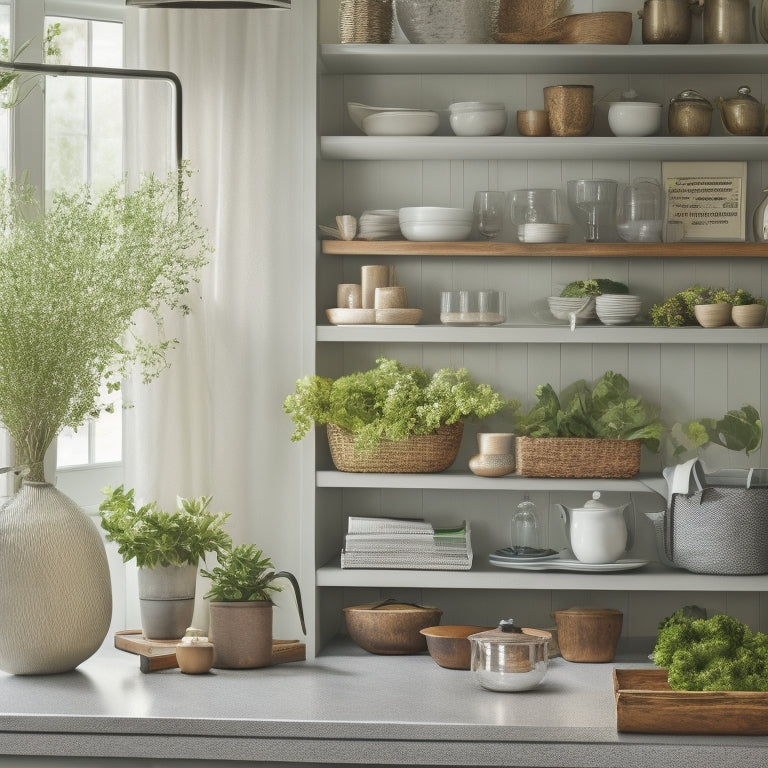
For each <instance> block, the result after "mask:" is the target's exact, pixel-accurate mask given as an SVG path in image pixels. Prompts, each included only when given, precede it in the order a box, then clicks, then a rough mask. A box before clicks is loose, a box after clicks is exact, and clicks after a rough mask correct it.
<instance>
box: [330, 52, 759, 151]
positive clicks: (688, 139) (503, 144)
mask: <svg viewBox="0 0 768 768" xmlns="http://www.w3.org/2000/svg"><path fill="white" fill-rule="evenodd" d="M767 66H768V65H767ZM320 155H321V157H322V158H323V159H325V160H551V159H552V158H553V157H556V158H558V159H560V160H584V159H586V158H591V159H596V160H654V161H659V160H678V161H696V160H729V161H737V160H744V159H747V158H748V159H751V160H766V159H768V138H767V137H765V136H685V137H681V136H645V137H644V136H641V137H623V136H622V137H618V136H574V137H559V136H321V137H320Z"/></svg>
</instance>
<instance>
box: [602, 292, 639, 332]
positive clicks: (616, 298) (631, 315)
mask: <svg viewBox="0 0 768 768" xmlns="http://www.w3.org/2000/svg"><path fill="white" fill-rule="evenodd" d="M640 307H641V302H640V297H639V296H632V295H630V294H622V293H603V294H601V295H600V296H597V297H596V301H595V310H596V312H597V316H598V317H599V318H600V322H601V323H603V324H604V325H626V324H627V323H631V322H632V321H633V320H634V319H635V318H636V317H637V315H638V314H639V313H640Z"/></svg>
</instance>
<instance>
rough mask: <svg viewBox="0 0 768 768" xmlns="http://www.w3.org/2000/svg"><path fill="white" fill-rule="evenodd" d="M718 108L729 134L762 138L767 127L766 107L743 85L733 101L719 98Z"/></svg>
mask: <svg viewBox="0 0 768 768" xmlns="http://www.w3.org/2000/svg"><path fill="white" fill-rule="evenodd" d="M716 103H717V108H718V109H719V110H720V116H721V117H722V119H723V125H724V126H725V130H726V131H728V133H730V134H732V135H734V136H760V135H761V134H762V133H763V130H764V127H765V107H764V106H763V105H762V104H761V103H760V102H759V101H758V100H757V99H756V98H755V97H754V96H752V95H751V93H750V88H749V86H747V85H742V86H741V88H739V90H738V95H737V96H734V97H733V98H732V99H724V98H723V97H722V96H718V98H717V101H716Z"/></svg>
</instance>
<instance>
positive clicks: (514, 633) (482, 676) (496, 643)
mask: <svg viewBox="0 0 768 768" xmlns="http://www.w3.org/2000/svg"><path fill="white" fill-rule="evenodd" d="M551 638H552V635H551V634H550V633H549V632H546V631H545V630H537V629H527V628H520V627H518V626H516V625H515V622H514V619H502V620H501V621H500V622H499V626H498V627H497V628H496V629H491V630H488V631H486V632H477V633H476V634H474V635H470V636H469V643H470V646H471V660H470V669H471V670H472V672H473V674H474V676H475V678H476V679H477V681H478V682H479V683H480V685H481V686H482V687H483V688H487V689H488V690H490V691H528V690H530V689H531V688H535V687H536V686H537V685H538V684H539V683H540V682H541V681H542V680H543V679H544V675H545V674H546V673H547V659H548V648H549V641H550V639H551Z"/></svg>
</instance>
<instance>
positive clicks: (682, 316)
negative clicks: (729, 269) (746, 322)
mask: <svg viewBox="0 0 768 768" xmlns="http://www.w3.org/2000/svg"><path fill="white" fill-rule="evenodd" d="M731 301H732V296H731V294H730V293H729V292H728V291H727V290H726V289H725V288H711V287H707V286H702V285H692V286H690V287H688V288H685V289H684V290H682V291H678V292H677V293H675V294H673V295H672V296H670V297H669V298H667V299H665V300H664V301H663V302H662V303H661V304H654V305H653V306H652V307H651V311H650V316H651V323H652V324H653V325H655V326H664V327H668V328H679V327H681V326H685V325H696V323H699V324H700V325H702V326H704V327H705V328H714V327H716V326H719V325H725V324H726V323H728V322H729V321H730V318H731ZM697 307H699V309H697Z"/></svg>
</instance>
